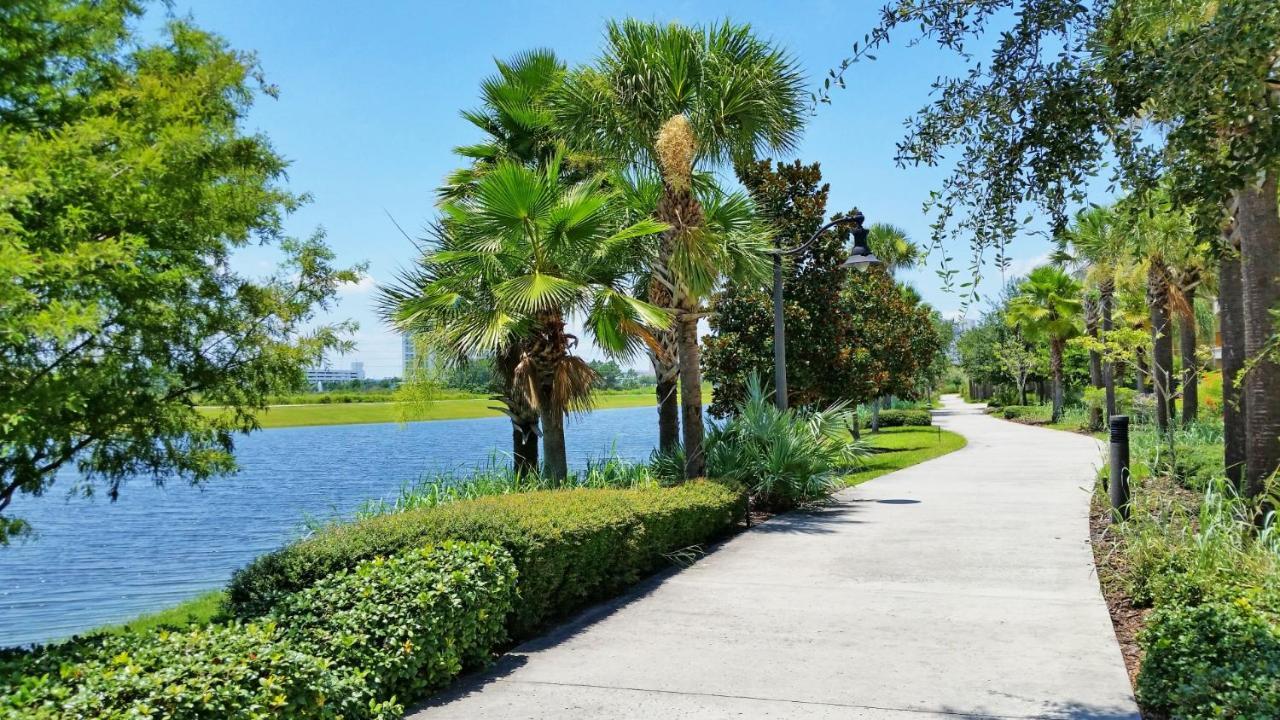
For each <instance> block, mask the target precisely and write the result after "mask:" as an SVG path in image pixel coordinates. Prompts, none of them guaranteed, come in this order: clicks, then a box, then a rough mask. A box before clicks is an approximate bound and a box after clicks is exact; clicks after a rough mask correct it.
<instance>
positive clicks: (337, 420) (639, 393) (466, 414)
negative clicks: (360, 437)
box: [203, 385, 711, 428]
mask: <svg viewBox="0 0 1280 720" xmlns="http://www.w3.org/2000/svg"><path fill="white" fill-rule="evenodd" d="M702 394H703V397H704V398H707V399H710V397H711V386H710V385H704V386H703V390H702ZM654 403H655V400H654V390H653V388H651V387H649V388H640V389H638V390H634V391H610V392H601V393H596V396H595V406H596V409H598V410H612V409H617V408H631V407H649V406H653V405H654ZM494 405H497V402H496V401H494V400H490V399H489V398H487V397H476V398H462V399H448V400H432V401H429V402H423V403H413V404H406V403H395V402H381V403H378V402H360V403H316V404H312V405H272V406H271V407H270V408H268V409H267V411H266V412H264V413H262V415H260V416H259V417H258V420H259V422H261V423H262V427H264V428H279V427H300V426H304V425H357V424H363V423H394V422H418V421H421V420H462V419H465V418H481V417H500V416H501V415H502V413H501V412H498V411H497V410H494V409H493V406H494ZM203 411H204V412H211V413H212V412H217V409H216V408H203Z"/></svg>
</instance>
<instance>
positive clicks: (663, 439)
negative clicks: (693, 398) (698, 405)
mask: <svg viewBox="0 0 1280 720" xmlns="http://www.w3.org/2000/svg"><path fill="white" fill-rule="evenodd" d="M654 337H655V338H656V339H657V340H658V344H659V345H660V346H661V347H662V349H663V352H662V354H661V355H659V354H656V353H654V352H650V353H649V359H650V360H652V361H653V373H654V376H655V377H657V378H658V385H657V388H656V389H655V392H656V394H657V401H658V451H659V452H662V453H671V452H674V451H675V450H676V449H677V448H678V447H680V398H679V396H678V394H677V393H676V384H677V383H678V382H679V379H680V365H679V363H678V362H676V357H677V354H676V334H675V331H674V330H662V331H658V332H655V333H654Z"/></svg>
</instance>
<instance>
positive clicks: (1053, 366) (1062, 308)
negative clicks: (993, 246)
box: [1005, 265, 1082, 422]
mask: <svg viewBox="0 0 1280 720" xmlns="http://www.w3.org/2000/svg"><path fill="white" fill-rule="evenodd" d="M1018 290H1019V292H1018V295H1017V296H1015V297H1014V298H1013V300H1011V301H1010V302H1009V305H1008V307H1007V308H1006V310H1005V317H1006V319H1007V321H1008V322H1009V324H1011V325H1014V326H1016V327H1018V328H1019V329H1020V330H1021V331H1022V333H1023V335H1025V336H1026V337H1027V338H1028V339H1031V340H1043V341H1045V342H1047V343H1048V344H1049V368H1050V371H1051V372H1052V373H1053V417H1052V421H1053V422H1058V420H1060V419H1061V418H1062V400H1063V372H1062V369H1063V368H1062V359H1063V353H1064V351H1065V349H1066V344H1067V341H1068V340H1070V339H1071V338H1073V337H1075V336H1076V335H1079V334H1080V329H1079V327H1078V326H1077V322H1079V319H1080V313H1081V310H1082V308H1081V304H1080V285H1079V284H1078V283H1077V282H1076V281H1075V279H1073V278H1072V277H1071V276H1070V275H1068V274H1067V273H1066V272H1064V271H1063V270H1061V269H1059V268H1056V267H1053V266H1049V265H1045V266H1042V267H1038V268H1036V269H1034V270H1032V271H1031V272H1030V273H1028V274H1027V279H1026V280H1024V281H1022V283H1021V284H1020V285H1019V286H1018Z"/></svg>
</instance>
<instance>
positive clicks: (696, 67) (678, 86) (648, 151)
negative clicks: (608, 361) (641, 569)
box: [554, 19, 806, 477]
mask: <svg viewBox="0 0 1280 720" xmlns="http://www.w3.org/2000/svg"><path fill="white" fill-rule="evenodd" d="M805 92H806V91H805V87H804V79H803V77H802V76H801V74H800V72H799V71H798V69H797V66H796V63H795V61H794V60H793V59H792V58H791V56H789V55H788V54H787V53H785V52H783V51H782V50H780V49H778V48H776V47H774V46H773V45H771V44H770V43H767V42H764V41H761V40H759V39H757V38H756V37H755V36H754V35H753V34H752V32H751V29H750V27H749V26H746V25H735V24H732V23H729V22H724V23H720V24H717V25H712V26H709V27H697V26H695V27H689V26H683V25H677V24H670V25H659V24H656V23H647V22H642V21H638V20H632V19H628V20H624V21H622V22H612V23H610V24H609V26H608V27H607V29H606V33H605V49H604V54H603V56H602V57H601V58H600V60H599V61H598V63H597V64H596V65H595V66H594V67H590V68H585V69H583V70H580V71H577V72H574V73H571V74H570V76H569V78H568V80H567V82H566V85H565V90H564V92H563V93H561V94H560V95H559V96H558V97H557V98H556V99H555V101H554V102H555V104H556V114H557V117H558V119H559V122H560V125H561V127H562V128H564V129H565V130H566V132H568V133H570V134H571V137H572V138H573V139H575V140H576V141H577V144H580V145H581V146H583V147H585V148H588V149H590V150H592V151H593V152H596V153H598V154H601V155H604V156H606V157H609V158H614V159H616V160H618V161H620V162H623V163H626V164H631V165H635V166H639V167H643V168H647V169H652V170H656V171H657V172H658V173H659V174H660V176H661V178H662V194H661V197H660V198H659V200H658V204H657V208H656V211H655V215H656V217H657V218H658V219H659V220H661V221H662V222H664V223H665V224H666V225H667V226H668V228H669V229H668V230H667V232H665V233H664V234H663V236H662V238H661V242H660V244H659V246H658V248H657V252H656V253H655V254H654V256H653V259H652V261H651V264H650V267H649V278H650V280H649V287H648V293H647V295H648V299H649V301H650V302H652V303H654V304H655V305H659V306H661V307H665V308H668V309H670V310H671V311H672V313H674V316H675V322H674V326H673V328H672V329H671V331H670V332H668V333H662V334H659V335H658V337H657V340H658V346H657V348H658V350H659V352H655V353H654V356H653V358H654V363H655V370H656V371H657V374H658V377H659V378H660V379H662V378H665V377H669V376H670V374H671V371H672V365H671V364H672V363H673V362H676V361H677V360H678V363H679V380H680V404H681V409H682V416H683V438H684V450H685V474H686V476H687V477H696V476H698V475H701V474H703V470H704V467H705V460H704V458H703V450H702V438H703V421H702V387H701V385H702V374H701V367H700V365H701V362H700V348H699V346H698V335H697V325H698V320H699V319H700V318H701V317H702V316H703V314H704V311H703V309H702V301H703V299H704V298H706V297H707V296H708V295H709V294H710V293H711V292H712V290H713V289H714V287H715V285H716V282H717V281H718V279H719V273H718V272H717V268H716V267H715V266H714V265H713V264H711V263H710V262H709V258H710V255H711V254H710V253H708V252H707V248H706V243H707V241H708V235H707V233H705V232H704V231H703V230H704V227H705V217H706V214H705V208H704V207H703V204H702V202H700V200H699V198H698V196H697V194H696V192H695V187H694V185H695V183H694V178H695V175H696V171H697V170H698V169H704V170H705V169H709V168H712V167H715V166H718V165H723V164H726V163H729V162H745V161H748V160H751V159H753V158H754V156H755V154H756V153H757V152H758V151H761V150H770V151H777V152H786V151H789V150H791V149H792V148H793V147H794V146H795V143H796V141H797V139H798V137H799V132H800V129H801V127H802V126H803V124H804V112H805V99H806V95H805ZM661 399H662V400H663V402H674V397H673V394H672V393H668V394H667V396H666V397H663V398H661ZM672 415H673V413H662V412H660V414H659V418H660V423H661V425H660V427H659V441H660V447H661V448H662V449H663V450H670V449H672V447H673V446H674V444H675V439H676V436H677V429H676V428H675V427H674V425H672V424H671V422H670V420H669V418H670V417H671V416H672Z"/></svg>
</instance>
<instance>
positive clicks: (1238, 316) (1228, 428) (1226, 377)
mask: <svg viewBox="0 0 1280 720" xmlns="http://www.w3.org/2000/svg"><path fill="white" fill-rule="evenodd" d="M1223 240H1224V242H1225V244H1226V247H1224V248H1223V251H1222V258H1221V260H1219V263H1218V328H1219V330H1220V332H1221V333H1222V428H1223V440H1224V442H1223V445H1224V448H1223V466H1224V468H1225V469H1226V474H1227V479H1228V480H1230V481H1231V484H1232V485H1233V486H1234V487H1235V488H1236V489H1237V490H1241V491H1243V489H1244V485H1243V483H1242V481H1243V479H1244V460H1245V427H1244V425H1245V423H1244V418H1245V409H1246V406H1247V405H1248V403H1247V401H1246V400H1245V396H1244V393H1242V392H1240V379H1241V378H1240V372H1241V371H1242V370H1243V369H1244V358H1245V355H1244V288H1243V286H1242V285H1241V281H1240V255H1239V250H1240V246H1239V235H1238V233H1236V232H1234V231H1233V230H1231V229H1228V230H1227V231H1226V232H1225V233H1224V238H1223Z"/></svg>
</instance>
